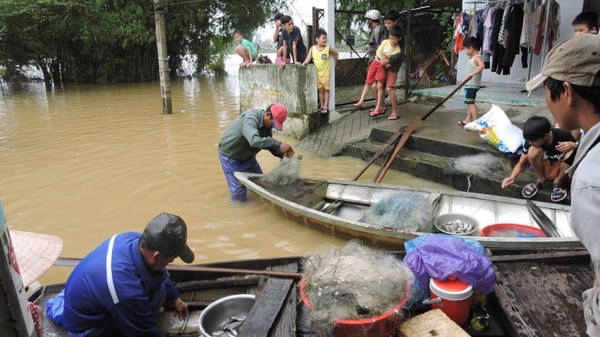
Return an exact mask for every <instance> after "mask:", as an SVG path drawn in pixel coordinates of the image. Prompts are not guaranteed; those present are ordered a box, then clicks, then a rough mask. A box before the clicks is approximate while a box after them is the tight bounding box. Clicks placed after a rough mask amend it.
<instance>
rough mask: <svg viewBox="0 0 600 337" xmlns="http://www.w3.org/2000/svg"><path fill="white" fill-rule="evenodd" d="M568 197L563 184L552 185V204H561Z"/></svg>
mask: <svg viewBox="0 0 600 337" xmlns="http://www.w3.org/2000/svg"><path fill="white" fill-rule="evenodd" d="M566 197H567V189H566V188H564V187H562V185H561V184H554V185H552V193H551V194H550V200H552V202H561V201H563V200H565V198H566Z"/></svg>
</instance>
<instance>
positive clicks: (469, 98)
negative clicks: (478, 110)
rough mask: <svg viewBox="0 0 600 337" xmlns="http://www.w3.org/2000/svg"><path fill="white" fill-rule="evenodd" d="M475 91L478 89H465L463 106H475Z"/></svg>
mask: <svg viewBox="0 0 600 337" xmlns="http://www.w3.org/2000/svg"><path fill="white" fill-rule="evenodd" d="M477 90H479V88H465V104H475V97H476V96H477Z"/></svg>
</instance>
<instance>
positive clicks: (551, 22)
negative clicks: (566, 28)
mask: <svg viewBox="0 0 600 337" xmlns="http://www.w3.org/2000/svg"><path fill="white" fill-rule="evenodd" d="M547 5H548V1H546V2H544V3H543V4H542V5H541V6H540V13H539V24H538V28H537V35H536V40H535V47H534V48H533V53H534V54H535V55H539V54H540V52H541V51H542V48H543V46H542V44H543V43H544V35H545V34H544V27H545V22H546V20H545V19H546V6H547ZM559 27H560V5H559V4H558V2H556V1H555V0H552V1H550V15H549V18H548V31H547V35H546V41H547V42H546V43H547V47H548V49H547V51H549V50H551V49H552V46H553V43H554V41H556V40H558V38H559Z"/></svg>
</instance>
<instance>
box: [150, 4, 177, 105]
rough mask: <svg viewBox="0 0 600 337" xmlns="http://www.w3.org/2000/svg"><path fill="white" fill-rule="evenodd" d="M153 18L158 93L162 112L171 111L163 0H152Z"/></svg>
mask: <svg viewBox="0 0 600 337" xmlns="http://www.w3.org/2000/svg"><path fill="white" fill-rule="evenodd" d="M154 19H155V21H156V49H157V51H158V74H159V76H160V95H161V97H162V107H163V114H171V113H173V108H172V106H171V82H170V78H169V56H168V55H167V33H166V30H165V4H164V3H163V0H154Z"/></svg>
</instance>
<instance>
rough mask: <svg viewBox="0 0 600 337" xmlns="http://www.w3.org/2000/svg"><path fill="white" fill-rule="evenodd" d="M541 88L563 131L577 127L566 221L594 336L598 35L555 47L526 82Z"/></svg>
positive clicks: (598, 237)
mask: <svg viewBox="0 0 600 337" xmlns="http://www.w3.org/2000/svg"><path fill="white" fill-rule="evenodd" d="M542 84H543V85H544V90H545V92H546V103H547V105H548V108H549V109H550V111H551V112H552V115H553V116H554V118H555V119H556V122H557V123H558V125H560V126H561V128H563V129H564V130H572V129H578V128H581V129H583V131H584V135H583V137H582V138H581V141H580V142H579V147H578V150H577V154H576V155H575V158H574V160H573V165H571V167H570V168H569V170H567V174H569V175H570V176H571V177H572V181H571V218H570V223H571V227H572V228H573V230H574V232H575V234H576V235H577V237H578V238H579V239H580V240H581V242H582V243H583V245H584V246H585V248H586V249H587V250H588V251H589V253H590V256H591V259H592V263H593V268H594V273H595V282H594V285H593V287H592V288H591V289H588V290H586V291H585V292H584V293H583V295H582V297H583V311H584V317H585V321H586V325H587V334H588V335H589V336H593V337H596V336H600V292H599V290H600V268H599V267H600V264H599V263H600V230H599V226H600V222H599V220H598V219H600V207H598V205H600V146H597V145H598V143H599V142H600V35H597V34H581V35H576V36H575V37H573V38H571V39H569V40H567V41H565V42H563V43H561V44H559V45H557V46H555V47H554V48H553V49H552V50H551V51H550V53H549V54H548V57H547V58H546V61H545V62H544V67H543V68H542V73H541V74H539V75H538V76H536V77H534V78H533V79H532V80H531V81H529V82H527V90H529V91H532V90H534V89H535V88H537V87H539V86H540V85H542Z"/></svg>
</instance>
